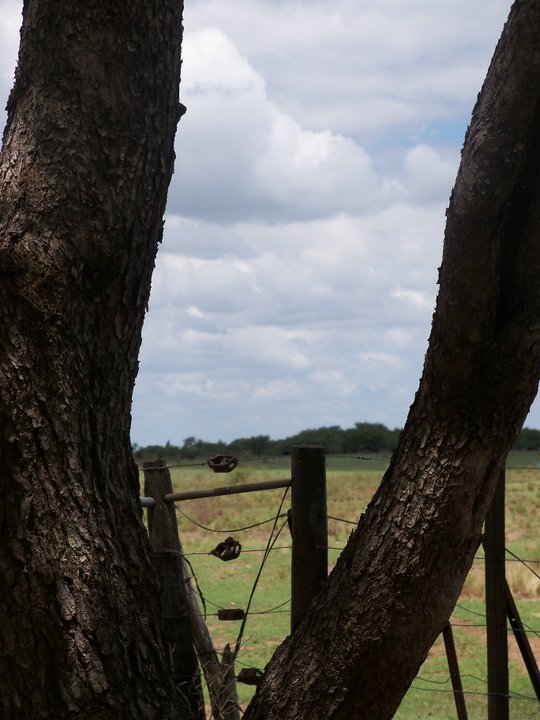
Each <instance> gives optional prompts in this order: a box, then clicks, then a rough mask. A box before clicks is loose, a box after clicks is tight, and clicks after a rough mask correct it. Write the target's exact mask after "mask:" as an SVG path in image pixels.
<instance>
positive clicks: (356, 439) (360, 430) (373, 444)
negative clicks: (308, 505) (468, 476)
mask: <svg viewBox="0 0 540 720" xmlns="http://www.w3.org/2000/svg"><path fill="white" fill-rule="evenodd" d="M400 433H401V429H399V428H395V429H394V430H389V429H388V428H387V427H386V426H385V425H382V424H380V423H366V422H358V423H356V424H355V425H354V427H352V428H347V429H345V430H344V429H343V428H341V427H339V425H331V426H330V427H320V428H316V429H312V430H303V431H302V432H300V433H298V434H297V435H292V436H291V437H288V438H285V439H283V440H271V439H270V436H269V435H254V436H252V437H245V438H237V439H236V440H233V441H232V442H229V443H226V442H221V441H218V442H208V441H206V440H201V439H200V438H196V437H188V438H186V439H185V440H184V441H183V443H182V445H174V444H172V443H171V442H170V441H168V442H167V443H166V444H165V445H147V446H146V447H140V446H138V445H134V446H133V452H134V455H135V457H136V458H137V459H138V460H144V459H150V458H155V457H164V458H167V459H169V460H194V459H196V458H208V457H211V456H212V455H217V454H220V453H230V454H232V455H237V456H239V457H262V456H275V455H290V453H291V451H292V448H293V446H294V445H302V444H308V445H323V446H324V447H325V449H326V452H327V453H329V454H332V455H338V454H344V455H348V454H356V453H391V452H392V451H393V450H394V449H395V447H396V445H397V442H398V439H399V435H400ZM514 449H516V450H540V430H532V429H530V428H523V430H522V431H521V433H520V434H519V436H518V439H517V441H516V444H515V446H514Z"/></svg>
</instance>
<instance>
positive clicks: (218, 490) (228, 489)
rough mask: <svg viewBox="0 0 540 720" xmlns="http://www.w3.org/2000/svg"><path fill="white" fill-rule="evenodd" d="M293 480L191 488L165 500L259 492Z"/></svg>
mask: <svg viewBox="0 0 540 720" xmlns="http://www.w3.org/2000/svg"><path fill="white" fill-rule="evenodd" d="M291 484H292V480H291V479H290V478H287V479H286V480H267V481H266V482H258V483H246V484H244V485H225V486H223V487H215V488H210V489H208V490H190V491H188V492H177V493H167V495H165V496H164V497H163V499H164V500H165V502H176V501H177V500H195V499H197V498H204V497H219V496H220V495H236V494H239V493H247V492H258V491H259V490H275V489H276V488H286V487H290V486H291Z"/></svg>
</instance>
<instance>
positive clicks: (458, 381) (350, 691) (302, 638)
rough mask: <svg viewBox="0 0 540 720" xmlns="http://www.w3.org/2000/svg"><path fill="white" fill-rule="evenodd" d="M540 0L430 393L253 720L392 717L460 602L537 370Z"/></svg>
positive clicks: (484, 167)
mask: <svg viewBox="0 0 540 720" xmlns="http://www.w3.org/2000/svg"><path fill="white" fill-rule="evenodd" d="M539 34H540V0H518V2H516V3H515V5H514V7H513V9H512V11H511V14H510V17H509V20H508V22H507V24H506V26H505V29H504V31H503V36H502V38H501V40H500V42H499V44H498V46H497V50H496V52H495V56H494V59H493V61H492V64H491V67H490V70H489V72H488V76H487V79H486V82H485V85H484V87H483V89H482V92H481V94H480V96H479V99H478V102H477V105H476V107H475V110H474V113H473V120H472V124H471V127H470V129H469V131H468V133H467V137H466V141H465V146H464V150H463V154H462V162H461V167H460V170H459V174H458V177H457V181H456V185H455V188H454V191H453V194H452V198H451V201H450V207H449V210H448V214H447V215H448V217H447V228H446V235H445V243H444V257H443V264H442V267H441V271H440V293H439V298H438V301H437V309H436V314H435V317H434V321H433V327H432V333H431V338H430V344H429V350H428V353H427V355H426V360H425V366H424V372H423V376H422V379H421V383H420V388H419V391H418V393H417V395H416V398H415V401H414V403H413V405H412V407H411V410H410V414H409V417H408V420H407V423H406V427H405V429H404V432H403V434H402V437H401V441H400V444H399V447H398V448H397V450H396V452H395V455H394V458H393V462H392V464H391V467H390V468H389V470H388V471H387V473H386V475H385V477H384V478H383V481H382V484H381V486H380V488H379V490H378V491H377V493H376V495H375V497H374V499H373V500H372V502H371V504H370V506H369V508H368V510H367V512H366V514H365V516H364V517H363V518H362V519H361V521H360V523H359V527H358V529H357V530H356V531H355V533H354V535H353V536H352V537H351V540H350V542H349V544H348V546H347V548H346V550H345V551H344V552H343V554H342V556H341V558H340V559H339V562H338V563H337V566H336V568H335V570H334V571H333V573H332V574H331V576H330V578H329V579H328V581H327V583H326V585H325V586H324V588H323V591H322V592H321V594H320V596H319V598H318V600H317V601H316V602H315V604H314V606H313V607H312V608H311V610H310V612H309V613H308V615H307V616H306V617H305V619H304V620H303V621H302V622H301V623H300V625H299V627H298V628H297V630H296V631H295V632H294V634H293V635H292V636H291V637H290V638H289V639H288V640H286V641H285V643H284V644H283V645H282V647H281V648H280V649H279V650H278V652H277V653H276V655H275V657H274V658H273V660H272V661H271V663H270V665H269V667H268V668H267V673H266V677H265V680H264V682H263V684H262V685H261V686H260V688H259V689H258V692H257V694H256V696H255V698H254V700H253V702H252V704H251V706H250V708H249V709H248V711H247V713H246V715H245V716H244V717H245V720H263V718H264V720H278V719H279V720H293V719H294V720H301V719H302V718H306V719H307V718H317V720H324V719H326V718H333V719H336V720H337V719H339V720H355V719H357V720H383V719H387V718H391V717H392V716H393V714H394V713H395V711H396V709H397V707H398V706H399V703H400V701H401V698H402V696H403V695H404V693H405V692H406V690H407V688H408V686H409V684H410V683H411V681H412V680H413V679H414V677H415V675H416V673H417V671H418V668H419V666H420V664H421V663H422V661H423V660H424V658H425V656H426V654H427V652H428V650H429V648H430V646H431V645H432V643H433V642H434V640H435V638H436V637H437V635H438V634H439V633H440V632H441V630H442V629H443V626H444V624H445V622H446V621H447V619H448V617H449V616H450V614H451V611H452V609H453V607H454V604H455V602H456V600H457V598H458V595H459V592H460V590H461V587H462V584H463V582H464V579H465V577H466V575H467V573H468V570H469V568H470V566H471V563H472V559H473V556H474V553H475V551H476V549H477V546H478V544H479V542H480V537H481V531H482V524H483V521H484V517H485V513H486V509H487V507H488V504H489V502H490V499H491V497H492V494H493V491H494V487H495V483H496V481H497V479H498V477H499V472H500V469H501V466H502V465H503V463H504V461H505V457H506V455H507V453H508V451H509V449H510V447H511V446H512V443H513V441H514V439H515V437H516V435H517V433H518V431H519V429H520V427H521V425H522V423H523V421H524V418H525V417H526V414H527V411H528V409H529V407H530V404H531V402H532V400H533V399H534V396H535V393H536V390H537V383H538V378H539V373H540V327H539V324H540V292H539V279H538V278H539V277H540V235H539V232H540V185H539V172H538V170H539V161H540V45H539V44H538V37H539Z"/></svg>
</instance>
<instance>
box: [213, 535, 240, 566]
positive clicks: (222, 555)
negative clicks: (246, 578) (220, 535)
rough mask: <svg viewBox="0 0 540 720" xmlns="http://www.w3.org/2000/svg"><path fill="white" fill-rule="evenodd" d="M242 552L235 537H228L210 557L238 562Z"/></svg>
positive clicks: (217, 546)
mask: <svg viewBox="0 0 540 720" xmlns="http://www.w3.org/2000/svg"><path fill="white" fill-rule="evenodd" d="M241 551H242V546H241V545H240V543H239V542H238V540H235V539H234V538H233V537H228V538H226V539H225V540H223V542H220V543H218V544H217V545H216V547H215V548H214V549H213V550H211V551H210V553H209V554H210V555H214V556H215V557H217V558H219V559H220V560H223V562H227V561H228V560H236V558H237V557H238V556H239V555H240V552H241Z"/></svg>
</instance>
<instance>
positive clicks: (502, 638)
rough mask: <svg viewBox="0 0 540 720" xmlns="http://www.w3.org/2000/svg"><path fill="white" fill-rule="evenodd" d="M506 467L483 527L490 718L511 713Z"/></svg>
mask: <svg viewBox="0 0 540 720" xmlns="http://www.w3.org/2000/svg"><path fill="white" fill-rule="evenodd" d="M504 491H505V471H504V468H503V470H502V471H501V474H500V477H499V481H498V483H497V487H496V489H495V495H494V496H493V500H492V502H491V507H490V508H489V511H488V514H487V516H486V524H485V528H484V531H485V532H484V551H485V557H486V560H485V563H486V624H487V662H488V720H508V719H509V717H510V704H509V697H508V695H509V687H510V685H509V679H508V633H507V629H506V571H505V533H504V522H505V517H504V494H505V493H504Z"/></svg>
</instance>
